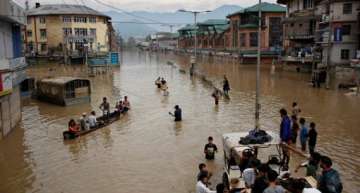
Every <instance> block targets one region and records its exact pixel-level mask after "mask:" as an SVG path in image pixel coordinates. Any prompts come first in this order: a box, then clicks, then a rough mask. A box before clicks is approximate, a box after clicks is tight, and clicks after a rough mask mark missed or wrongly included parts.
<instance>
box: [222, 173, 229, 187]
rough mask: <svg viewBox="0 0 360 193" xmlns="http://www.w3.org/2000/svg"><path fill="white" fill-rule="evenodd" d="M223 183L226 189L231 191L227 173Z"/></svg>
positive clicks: (224, 175) (224, 174)
mask: <svg viewBox="0 0 360 193" xmlns="http://www.w3.org/2000/svg"><path fill="white" fill-rule="evenodd" d="M222 182H223V184H224V187H226V188H227V189H228V190H230V183H229V177H228V175H227V174H226V172H224V173H223V176H222Z"/></svg>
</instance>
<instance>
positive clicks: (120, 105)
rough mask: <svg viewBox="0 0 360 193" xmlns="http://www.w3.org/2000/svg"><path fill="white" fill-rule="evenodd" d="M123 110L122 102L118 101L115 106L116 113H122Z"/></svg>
mask: <svg viewBox="0 0 360 193" xmlns="http://www.w3.org/2000/svg"><path fill="white" fill-rule="evenodd" d="M123 110H124V103H123V101H122V100H120V101H119V103H118V104H117V105H116V111H117V112H119V113H122V112H123Z"/></svg>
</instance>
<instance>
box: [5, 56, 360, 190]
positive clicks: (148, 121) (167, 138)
mask: <svg viewBox="0 0 360 193" xmlns="http://www.w3.org/2000/svg"><path fill="white" fill-rule="evenodd" d="M169 60H170V61H174V62H175V63H176V64H177V65H178V67H173V66H171V65H167V64H166V62H167V61H169ZM188 63H189V57H188V56H176V55H167V56H165V55H162V54H159V55H155V54H149V53H142V52H128V53H125V55H124V60H123V64H122V65H121V67H119V68H114V69H113V73H109V74H104V75H99V76H96V77H94V78H90V79H91V82H92V97H91V104H85V105H77V106H71V107H60V106H56V105H52V104H48V103H43V102H39V101H36V100H25V101H24V102H23V112H22V122H21V123H20V125H19V127H18V128H17V129H15V130H14V131H13V132H12V133H11V134H10V135H9V136H8V137H6V138H5V139H4V140H2V141H0V193H21V192H41V193H43V192H51V193H62V192H63V193H97V192H104V193H105V192H106V193H133V192H152V193H170V192H171V193H188V192H195V191H194V189H195V176H196V174H197V171H198V169H197V165H198V163H200V162H205V158H204V156H203V153H202V152H203V146H204V144H205V143H206V142H207V137H208V136H209V135H212V136H214V138H215V143H216V144H218V147H221V146H222V145H221V143H222V141H221V135H222V134H223V133H226V132H232V131H248V130H249V129H252V128H253V125H254V100H255V73H256V72H255V65H239V64H237V63H235V62H234V61H226V62H224V61H221V60H217V59H213V58H210V59H208V58H204V59H202V60H200V61H199V63H200V64H199V68H200V69H201V71H202V72H204V73H205V74H206V75H207V77H209V79H211V80H214V81H215V83H216V84H217V85H218V86H219V87H220V84H221V81H222V76H223V75H224V74H226V75H227V76H228V78H229V81H230V85H231V88H232V90H231V93H230V97H231V100H230V101H224V100H220V105H219V107H215V106H214V104H213V103H214V101H213V98H212V97H211V93H212V91H213V90H212V88H211V87H210V86H209V85H207V84H206V83H204V81H202V80H201V79H199V78H192V79H191V78H190V77H189V75H188V74H182V73H179V67H180V68H185V67H186V65H187V64H188ZM49 68H50V65H42V66H36V67H31V68H30V69H29V72H30V74H32V75H36V76H45V75H48V74H49V72H48V69H49ZM52 68H54V69H56V71H55V70H53V71H52V72H51V73H53V74H56V75H78V76H82V75H84V74H86V70H85V68H81V67H64V66H57V67H55V66H53V67H52ZM186 69H187V67H186ZM35 71H36V72H37V73H36V74H35ZM158 76H162V77H165V78H166V79H167V81H168V86H169V91H170V95H169V96H167V97H165V96H163V95H162V93H160V91H158V90H157V88H156V87H155V85H154V81H155V79H156V78H157V77H158ZM309 79H310V75H309V74H298V73H293V72H277V73H276V74H275V76H270V68H269V67H263V68H262V71H261V104H262V106H261V125H262V128H264V129H270V130H274V131H278V130H279V122H280V118H279V113H278V111H279V109H280V108H282V107H286V108H288V109H289V108H290V105H291V103H292V102H293V101H297V102H298V103H299V104H300V107H301V109H302V111H303V112H302V114H301V115H302V116H304V117H306V118H307V120H308V121H314V122H315V123H316V124H317V129H318V133H319V139H318V150H319V151H320V152H321V153H324V154H327V155H329V156H330V157H331V158H332V159H333V160H334V165H335V168H337V169H338V170H339V171H340V173H341V177H342V181H343V183H344V190H345V191H344V192H347V193H357V192H358V191H359V188H360V162H359V161H358V160H360V140H359V139H360V132H359V130H358V127H359V125H360V119H359V115H360V108H359V105H360V98H359V97H357V98H356V97H348V96H345V95H344V94H343V93H342V92H338V91H333V90H325V89H314V88H312V87H311V86H309V85H308V83H307V81H308V80H309ZM126 95H127V96H129V98H130V101H131V105H132V109H131V111H130V112H129V113H128V115H126V116H125V117H123V118H122V119H121V120H120V121H117V122H115V123H113V124H112V125H110V126H109V127H106V128H104V129H100V130H98V131H95V132H93V133H90V134H88V135H85V136H82V137H80V138H79V139H77V140H74V141H70V142H64V141H63V138H62V132H63V131H64V130H66V129H67V123H68V121H69V119H70V118H80V115H81V113H83V112H89V111H91V109H94V110H95V111H96V112H97V114H100V109H99V104H100V103H101V100H102V97H104V96H106V97H108V98H109V99H110V100H109V101H110V104H111V106H112V107H114V106H115V100H119V99H120V98H121V97H123V96H126ZM176 104H179V105H180V107H181V108H182V109H183V122H182V123H174V122H173V118H172V117H170V116H169V115H168V112H169V111H173V107H174V105H176ZM298 146H299V144H298ZM222 155H223V153H222V149H220V151H219V153H218V155H217V158H216V160H215V162H214V163H211V162H209V163H208V164H209V165H210V169H211V170H212V171H213V172H214V173H215V178H214V179H212V182H213V184H216V183H218V182H219V181H220V176H221V174H222V167H223V160H222Z"/></svg>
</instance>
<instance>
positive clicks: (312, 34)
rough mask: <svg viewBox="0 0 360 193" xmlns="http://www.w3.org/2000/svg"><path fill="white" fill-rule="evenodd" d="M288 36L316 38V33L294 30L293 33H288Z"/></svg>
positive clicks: (298, 38)
mask: <svg viewBox="0 0 360 193" xmlns="http://www.w3.org/2000/svg"><path fill="white" fill-rule="evenodd" d="M287 37H288V38H289V39H290V40H301V39H312V38H314V33H311V32H293V33H288V34H287Z"/></svg>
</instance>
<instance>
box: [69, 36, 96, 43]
mask: <svg viewBox="0 0 360 193" xmlns="http://www.w3.org/2000/svg"><path fill="white" fill-rule="evenodd" d="M64 40H65V42H76V41H78V42H82V41H84V40H86V41H87V42H95V40H96V35H67V36H65V37H64Z"/></svg>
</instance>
